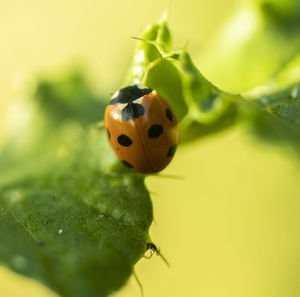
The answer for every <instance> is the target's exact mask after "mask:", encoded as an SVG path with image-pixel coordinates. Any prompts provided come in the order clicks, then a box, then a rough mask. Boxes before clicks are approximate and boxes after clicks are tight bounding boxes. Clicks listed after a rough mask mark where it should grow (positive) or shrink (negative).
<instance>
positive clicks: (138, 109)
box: [122, 102, 145, 121]
mask: <svg viewBox="0 0 300 297" xmlns="http://www.w3.org/2000/svg"><path fill="white" fill-rule="evenodd" d="M144 113H145V109H144V107H143V105H141V104H137V103H131V102H130V103H128V104H127V106H125V108H124V109H123V110H122V120H123V121H129V120H133V119H135V118H138V117H140V116H142V115H144Z"/></svg>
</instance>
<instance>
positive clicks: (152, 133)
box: [148, 125, 164, 138]
mask: <svg viewBox="0 0 300 297" xmlns="http://www.w3.org/2000/svg"><path fill="white" fill-rule="evenodd" d="M163 131H164V129H163V127H162V126H161V125H152V126H151V127H150V129H149V131H148V136H149V138H156V137H159V136H160V135H161V134H162V133H163Z"/></svg>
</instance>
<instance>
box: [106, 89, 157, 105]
mask: <svg viewBox="0 0 300 297" xmlns="http://www.w3.org/2000/svg"><path fill="white" fill-rule="evenodd" d="M151 92H152V90H151V89H150V88H147V87H144V86H139V85H132V86H128V87H125V88H122V89H120V90H119V91H118V92H117V93H116V95H115V96H114V97H113V98H112V100H111V101H110V103H109V104H110V105H114V104H118V103H129V102H131V101H134V100H136V99H139V98H141V97H143V96H144V95H147V94H149V93H151Z"/></svg>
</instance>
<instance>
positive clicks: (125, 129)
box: [104, 85, 178, 173]
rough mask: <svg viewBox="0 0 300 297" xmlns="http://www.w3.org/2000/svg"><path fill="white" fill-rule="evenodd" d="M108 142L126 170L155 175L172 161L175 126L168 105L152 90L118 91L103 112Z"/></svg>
mask: <svg viewBox="0 0 300 297" xmlns="http://www.w3.org/2000/svg"><path fill="white" fill-rule="evenodd" d="M104 126H105V129H106V134H107V138H108V141H109V143H110V145H111V147H112V149H113V150H114V152H115V153H116V155H117V156H118V158H119V159H120V161H122V162H123V163H124V164H125V165H126V166H127V167H129V168H131V169H132V170H134V171H136V172H140V173H155V172H158V171H161V170H162V169H164V168H165V167H166V166H167V165H168V164H169V163H170V161H171V160H172V158H173V156H174V154H175V151H176V148H177V144H178V125H177V120H176V117H175V114H174V113H173V111H172V109H171V107H170V105H169V104H168V103H167V101H166V100H165V99H164V98H163V97H162V96H161V95H159V94H158V93H157V92H156V91H155V90H151V89H150V88H148V87H145V86H142V85H131V86H128V87H125V88H122V89H120V90H119V91H117V92H116V93H115V94H114V95H113V96H112V98H111V101H110V103H109V104H108V105H107V107H106V109H105V115H104Z"/></svg>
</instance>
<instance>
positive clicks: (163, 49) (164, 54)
mask: <svg viewBox="0 0 300 297" xmlns="http://www.w3.org/2000/svg"><path fill="white" fill-rule="evenodd" d="M131 38H132V39H135V40H139V41H143V42H146V43H148V44H151V45H153V46H155V47H156V49H157V50H158V51H159V53H160V54H161V55H162V57H163V58H164V57H165V56H167V55H168V52H167V51H166V49H165V48H164V47H163V46H162V45H161V44H160V43H158V42H157V41H154V40H148V39H143V38H140V37H136V36H131Z"/></svg>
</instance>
